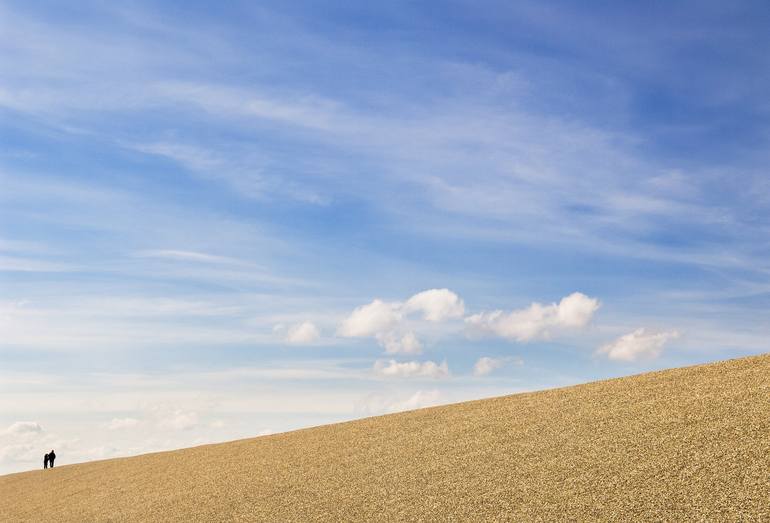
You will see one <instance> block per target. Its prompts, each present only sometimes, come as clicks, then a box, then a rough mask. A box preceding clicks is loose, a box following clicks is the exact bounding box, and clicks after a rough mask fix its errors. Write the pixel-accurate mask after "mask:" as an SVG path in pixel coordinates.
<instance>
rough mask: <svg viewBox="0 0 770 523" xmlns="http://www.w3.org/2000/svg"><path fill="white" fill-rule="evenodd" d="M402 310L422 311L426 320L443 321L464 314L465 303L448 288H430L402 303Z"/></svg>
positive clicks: (409, 311)
mask: <svg viewBox="0 0 770 523" xmlns="http://www.w3.org/2000/svg"><path fill="white" fill-rule="evenodd" d="M403 310H404V312H406V313H407V314H408V313H411V312H422V313H423V318H424V319H426V320H428V321H433V322H436V321H443V320H446V319H453V318H462V316H463V314H465V304H464V303H463V300H461V299H460V297H459V296H458V295H457V294H455V293H454V292H452V291H450V290H449V289H430V290H427V291H422V292H419V293H417V294H415V295H414V296H412V297H411V298H409V299H408V300H407V301H406V303H405V304H404V308H403Z"/></svg>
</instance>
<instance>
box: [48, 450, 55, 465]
mask: <svg viewBox="0 0 770 523" xmlns="http://www.w3.org/2000/svg"><path fill="white" fill-rule="evenodd" d="M55 459H56V454H55V453H54V451H53V449H51V452H49V453H48V464H49V465H51V468H53V460H55Z"/></svg>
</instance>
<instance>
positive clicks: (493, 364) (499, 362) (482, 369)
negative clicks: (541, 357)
mask: <svg viewBox="0 0 770 523" xmlns="http://www.w3.org/2000/svg"><path fill="white" fill-rule="evenodd" d="M509 363H512V364H514V365H523V364H524V360H522V359H521V358H512V357H505V358H490V357H489V356H484V357H482V358H479V359H478V360H477V361H476V364H475V365H474V366H473V375H474V376H486V375H487V374H489V373H491V372H492V371H494V370H496V369H499V368H501V367H503V366H505V365H507V364H509Z"/></svg>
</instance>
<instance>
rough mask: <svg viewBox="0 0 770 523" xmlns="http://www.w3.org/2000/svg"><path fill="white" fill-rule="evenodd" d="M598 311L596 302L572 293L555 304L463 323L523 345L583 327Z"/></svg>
mask: <svg viewBox="0 0 770 523" xmlns="http://www.w3.org/2000/svg"><path fill="white" fill-rule="evenodd" d="M598 308H599V300H597V299H596V298H589V297H588V296H586V295H585V294H582V293H580V292H575V293H572V294H570V295H569V296H565V297H564V298H562V299H561V301H560V302H559V303H558V304H556V303H552V304H550V305H542V304H540V303H532V304H531V305H530V306H529V307H527V308H525V309H518V310H513V311H511V312H508V313H505V312H503V311H501V310H496V311H492V312H482V313H479V314H474V315H473V316H469V317H467V318H466V319H465V323H466V325H467V326H468V327H469V328H471V329H472V330H475V331H478V332H482V333H488V334H494V335H497V336H500V337H503V338H506V339H510V340H515V341H521V342H526V341H530V340H533V339H548V338H549V337H551V336H552V335H553V334H555V333H556V332H558V331H560V330H563V329H567V328H581V327H585V326H586V325H588V323H589V322H590V321H591V318H592V317H593V315H594V313H595V312H596V310H597V309H598Z"/></svg>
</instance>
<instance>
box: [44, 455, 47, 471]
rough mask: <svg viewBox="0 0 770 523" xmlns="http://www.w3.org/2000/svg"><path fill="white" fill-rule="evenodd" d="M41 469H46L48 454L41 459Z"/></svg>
mask: <svg viewBox="0 0 770 523" xmlns="http://www.w3.org/2000/svg"><path fill="white" fill-rule="evenodd" d="M43 468H44V469H47V468H48V454H46V455H45V457H43Z"/></svg>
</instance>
